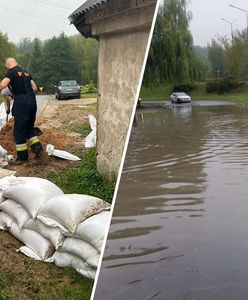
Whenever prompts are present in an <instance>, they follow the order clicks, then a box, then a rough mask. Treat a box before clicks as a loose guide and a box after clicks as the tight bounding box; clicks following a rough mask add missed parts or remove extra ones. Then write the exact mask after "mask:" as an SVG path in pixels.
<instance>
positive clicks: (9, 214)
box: [0, 176, 110, 278]
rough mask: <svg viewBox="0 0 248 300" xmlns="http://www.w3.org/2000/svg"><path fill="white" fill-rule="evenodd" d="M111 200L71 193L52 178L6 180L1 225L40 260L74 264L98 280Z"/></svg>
mask: <svg viewBox="0 0 248 300" xmlns="http://www.w3.org/2000/svg"><path fill="white" fill-rule="evenodd" d="M109 208H110V206H109V204H108V203H107V202H105V201H102V200H101V199H98V198H95V197H91V196H87V195H76V194H73V195H65V194H64V193H63V192H62V191H61V189H60V188H58V187H57V186H56V185H54V184H53V183H51V182H49V181H48V180H45V179H41V178H34V177H19V178H18V177H14V176H11V177H6V178H4V179H2V180H0V229H2V230H8V231H9V232H10V233H11V234H12V235H13V236H14V237H16V238H17V239H18V240H20V241H21V242H22V243H23V244H24V245H25V246H24V247H21V248H20V249H19V250H20V251H21V252H22V253H24V254H25V255H27V256H29V257H32V258H34V259H37V260H43V261H47V262H54V263H55V264H56V265H58V266H60V267H67V266H71V267H74V268H75V269H76V270H77V271H78V272H80V273H81V274H83V275H85V276H87V277H90V278H94V276H95V272H96V269H97V265H98V261H99V255H100V251H101V247H102V243H103V239H104V235H105V231H106V227H107V223H108V220H109V211H108V210H109Z"/></svg>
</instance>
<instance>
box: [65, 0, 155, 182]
mask: <svg viewBox="0 0 248 300" xmlns="http://www.w3.org/2000/svg"><path fill="white" fill-rule="evenodd" d="M156 4H157V0H88V1H86V2H85V3H84V4H83V5H82V6H81V7H79V8H78V9H77V10H76V11H75V12H73V13H72V14H71V15H70V17H69V20H70V22H71V23H72V24H74V25H75V26H76V28H77V29H78V31H79V32H80V33H81V34H82V35H83V36H85V37H93V38H96V39H97V40H98V41H99V62H98V119H97V165H98V170H99V171H100V172H101V173H102V174H103V175H106V176H107V177H109V178H111V177H112V178H113V177H115V176H116V174H117V173H118V170H119V166H120V162H121V158H122V155H123V149H124V145H125V141H126V136H127V132H128V128H129V123H130V118H131V115H132V110H133V106H134V104H135V101H136V99H135V98H136V96H137V88H138V84H139V80H140V75H141V71H142V66H143V63H144V59H145V53H146V49H147V44H148V38H149V34H150V30H151V25H152V20H153V17H154V13H155V8H156Z"/></svg>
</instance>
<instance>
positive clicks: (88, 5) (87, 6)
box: [69, 0, 109, 24]
mask: <svg viewBox="0 0 248 300" xmlns="http://www.w3.org/2000/svg"><path fill="white" fill-rule="evenodd" d="M107 2H109V0H87V1H85V2H84V3H83V4H82V5H81V6H80V7H79V8H78V9H76V10H75V11H74V12H73V13H72V14H71V15H70V16H69V20H70V22H71V23H73V24H75V23H76V22H77V19H78V18H79V17H80V18H84V16H85V13H86V12H87V11H89V10H91V9H94V8H96V7H99V6H101V5H102V4H104V3H107Z"/></svg>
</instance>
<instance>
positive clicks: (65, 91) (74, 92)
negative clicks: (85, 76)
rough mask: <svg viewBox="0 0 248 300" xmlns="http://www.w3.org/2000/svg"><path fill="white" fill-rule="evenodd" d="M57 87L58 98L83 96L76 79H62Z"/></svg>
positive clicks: (56, 94)
mask: <svg viewBox="0 0 248 300" xmlns="http://www.w3.org/2000/svg"><path fill="white" fill-rule="evenodd" d="M55 88H56V90H55V98H56V99H58V100H62V99H69V98H77V99H79V98H80V97H81V89H80V85H79V84H78V83H77V81H76V80H62V81H60V82H59V84H58V86H55Z"/></svg>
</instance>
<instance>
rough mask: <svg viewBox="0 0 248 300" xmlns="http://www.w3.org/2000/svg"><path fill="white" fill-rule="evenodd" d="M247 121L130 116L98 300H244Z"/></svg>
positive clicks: (216, 110) (210, 111) (201, 113)
mask: <svg viewBox="0 0 248 300" xmlns="http://www.w3.org/2000/svg"><path fill="white" fill-rule="evenodd" d="M247 116H248V114H247V111H246V110H245V109H243V108H240V107H237V106H207V105H206V106H204V105H203V106H199V107H197V106H193V107H192V106H186V107H183V106H182V107H172V108H167V109H161V110H158V111H149V110H146V111H145V112H141V113H138V114H137V116H136V122H137V126H136V127H134V128H133V131H132V136H131V140H130V144H129V148H128V154H127V158H126V162H125V167H124V171H123V176H122V179H121V184H120V189H119V193H118V197H117V201H116V206H115V210H114V216H113V220H112V224H111V228H110V233H109V238H108V242H107V248H106V251H105V255H104V261H103V268H102V271H101V274H100V277H99V284H98V288H97V293H96V297H95V299H96V300H98V299H102V298H104V299H110V300H111V299H127V298H130V299H134V300H136V299H137V300H139V299H225V300H226V299H248V287H247V284H246V278H247V275H248V271H247V270H248V260H247V253H248V234H247V229H246V228H247V226H248V218H247V215H248V197H247V189H246V186H247V178H248V168H247V164H248V126H247ZM230 270H231V271H230ZM110 282H114V285H112V284H110Z"/></svg>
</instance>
